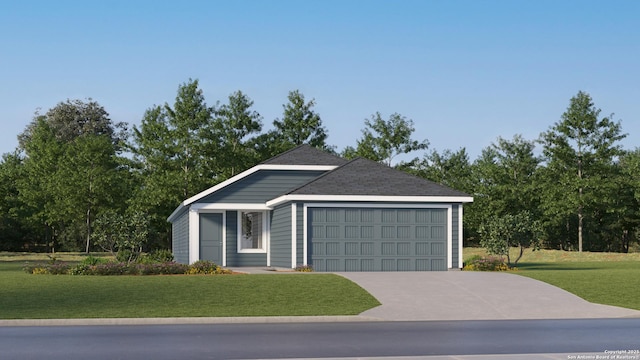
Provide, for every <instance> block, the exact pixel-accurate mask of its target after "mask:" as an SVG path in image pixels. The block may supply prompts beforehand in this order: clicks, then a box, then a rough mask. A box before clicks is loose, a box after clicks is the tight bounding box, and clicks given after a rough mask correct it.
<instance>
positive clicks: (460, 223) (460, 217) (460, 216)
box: [458, 204, 464, 269]
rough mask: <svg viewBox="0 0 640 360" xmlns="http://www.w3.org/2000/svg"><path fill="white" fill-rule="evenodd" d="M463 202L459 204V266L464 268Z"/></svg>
mask: <svg viewBox="0 0 640 360" xmlns="http://www.w3.org/2000/svg"><path fill="white" fill-rule="evenodd" d="M462 212H463V211H462V204H458V268H460V269H462V239H463V237H464V236H463V235H464V234H463V232H462V231H463V229H462Z"/></svg>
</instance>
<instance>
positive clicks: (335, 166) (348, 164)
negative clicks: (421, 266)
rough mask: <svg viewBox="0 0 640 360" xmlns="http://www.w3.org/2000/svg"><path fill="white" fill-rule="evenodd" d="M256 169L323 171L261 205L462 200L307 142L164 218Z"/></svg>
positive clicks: (465, 199) (372, 163)
mask: <svg viewBox="0 0 640 360" xmlns="http://www.w3.org/2000/svg"><path fill="white" fill-rule="evenodd" d="M260 170H314V171H317V170H320V171H326V173H324V174H323V175H320V176H318V177H317V178H314V179H313V180H311V181H309V182H307V183H305V184H303V185H301V186H299V187H297V188H294V189H291V190H289V191H287V192H285V193H284V194H282V195H280V196H277V197H276V198H274V199H272V200H269V201H267V202H266V204H265V205H264V206H265V207H266V208H271V207H273V206H275V205H278V204H281V203H283V202H287V201H385V202H390V201H393V202H440V203H452V202H453V203H456V202H459V203H467V202H472V201H473V198H472V197H471V196H470V195H468V194H465V193H463V192H461V191H457V190H454V189H451V188H449V187H446V186H443V185H440V184H437V183H435V182H433V181H429V180H426V179H423V178H420V177H417V176H414V175H411V174H408V173H406V172H404V171H400V170H396V169H394V168H391V167H389V166H387V165H383V164H380V163H377V162H375V161H372V160H368V159H364V158H356V159H354V160H351V161H348V160H345V159H343V158H341V157H338V156H335V155H332V154H330V153H327V152H325V151H322V150H319V149H316V148H314V147H311V146H309V145H300V146H298V147H295V148H293V149H291V150H289V151H286V152H284V153H282V154H280V155H277V156H275V157H273V158H271V159H269V160H266V161H264V162H263V163H261V164H258V165H256V166H254V167H252V168H250V169H248V170H246V171H244V172H242V173H240V174H238V175H236V176H234V177H232V178H230V179H227V180H225V181H223V182H221V183H219V184H218V185H215V186H213V187H211V188H209V189H207V190H205V191H202V192H201V193H199V194H197V195H194V196H192V197H190V198H189V199H186V200H185V201H183V202H182V203H181V204H180V205H179V206H178V207H177V208H176V209H175V211H174V212H173V213H172V214H171V215H170V216H169V218H168V219H167V220H168V221H172V220H173V219H175V217H176V216H177V215H178V214H180V213H181V212H182V211H183V210H184V209H185V208H186V207H187V206H189V205H191V204H192V203H194V202H196V201H198V200H200V199H202V198H204V197H205V196H208V195H211V194H213V193H215V192H216V191H218V190H221V189H222V188H225V187H227V186H229V185H231V184H233V183H235V182H236V181H239V180H241V179H243V178H245V177H247V176H249V175H251V174H253V173H255V172H257V171H260Z"/></svg>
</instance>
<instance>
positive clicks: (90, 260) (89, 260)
mask: <svg viewBox="0 0 640 360" xmlns="http://www.w3.org/2000/svg"><path fill="white" fill-rule="evenodd" d="M108 262H109V260H108V259H105V258H101V257H95V256H93V255H89V256H87V257H86V258H84V259H82V262H80V264H82V265H98V264H106V263H108Z"/></svg>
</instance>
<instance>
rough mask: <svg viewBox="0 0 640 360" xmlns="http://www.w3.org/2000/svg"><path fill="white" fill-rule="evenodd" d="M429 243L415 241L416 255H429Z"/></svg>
mask: <svg viewBox="0 0 640 360" xmlns="http://www.w3.org/2000/svg"><path fill="white" fill-rule="evenodd" d="M430 250H431V243H428V242H417V243H416V255H417V256H423V255H431V251H430Z"/></svg>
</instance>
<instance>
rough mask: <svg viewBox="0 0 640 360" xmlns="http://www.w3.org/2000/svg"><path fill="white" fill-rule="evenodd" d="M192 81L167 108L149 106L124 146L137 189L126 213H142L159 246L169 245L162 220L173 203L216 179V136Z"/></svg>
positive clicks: (218, 160)
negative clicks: (128, 151)
mask: <svg viewBox="0 0 640 360" xmlns="http://www.w3.org/2000/svg"><path fill="white" fill-rule="evenodd" d="M214 112H215V109H214V108H211V107H209V106H207V104H206V102H205V98H204V95H203V93H202V90H201V89H199V87H198V81H197V80H191V79H190V80H189V81H188V82H187V83H184V84H181V85H180V86H179V87H178V92H177V95H176V99H175V102H174V104H173V106H170V105H169V104H165V105H164V106H153V107H151V108H149V109H148V110H147V111H146V112H145V114H144V117H143V119H142V121H141V124H140V126H139V127H135V126H134V128H133V137H132V144H131V146H130V148H131V152H132V153H133V159H134V161H135V167H136V172H135V174H136V179H137V183H138V185H139V186H138V188H137V190H136V192H135V194H134V195H133V196H132V199H131V201H130V207H131V208H132V210H135V211H138V212H142V213H145V214H148V216H149V218H150V221H151V224H152V225H151V231H152V233H153V235H154V238H155V239H156V241H158V244H156V245H158V246H159V247H163V248H167V247H169V240H170V238H171V227H170V225H169V223H167V221H166V219H167V217H168V216H169V215H170V214H171V212H172V211H173V209H174V208H175V207H176V205H177V204H179V203H180V202H182V201H183V200H184V199H186V198H188V197H190V196H193V195H195V194H197V193H199V192H200V191H203V190H205V189H206V188H208V187H210V186H213V185H214V184H215V183H217V182H218V181H219V178H218V173H217V171H218V170H219V169H220V166H221V164H222V161H223V159H221V158H222V157H220V156H219V155H220V152H221V151H220V148H221V147H220V141H221V140H220V139H221V135H220V132H219V131H218V129H217V128H216V121H215V120H214V118H213V114H214Z"/></svg>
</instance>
